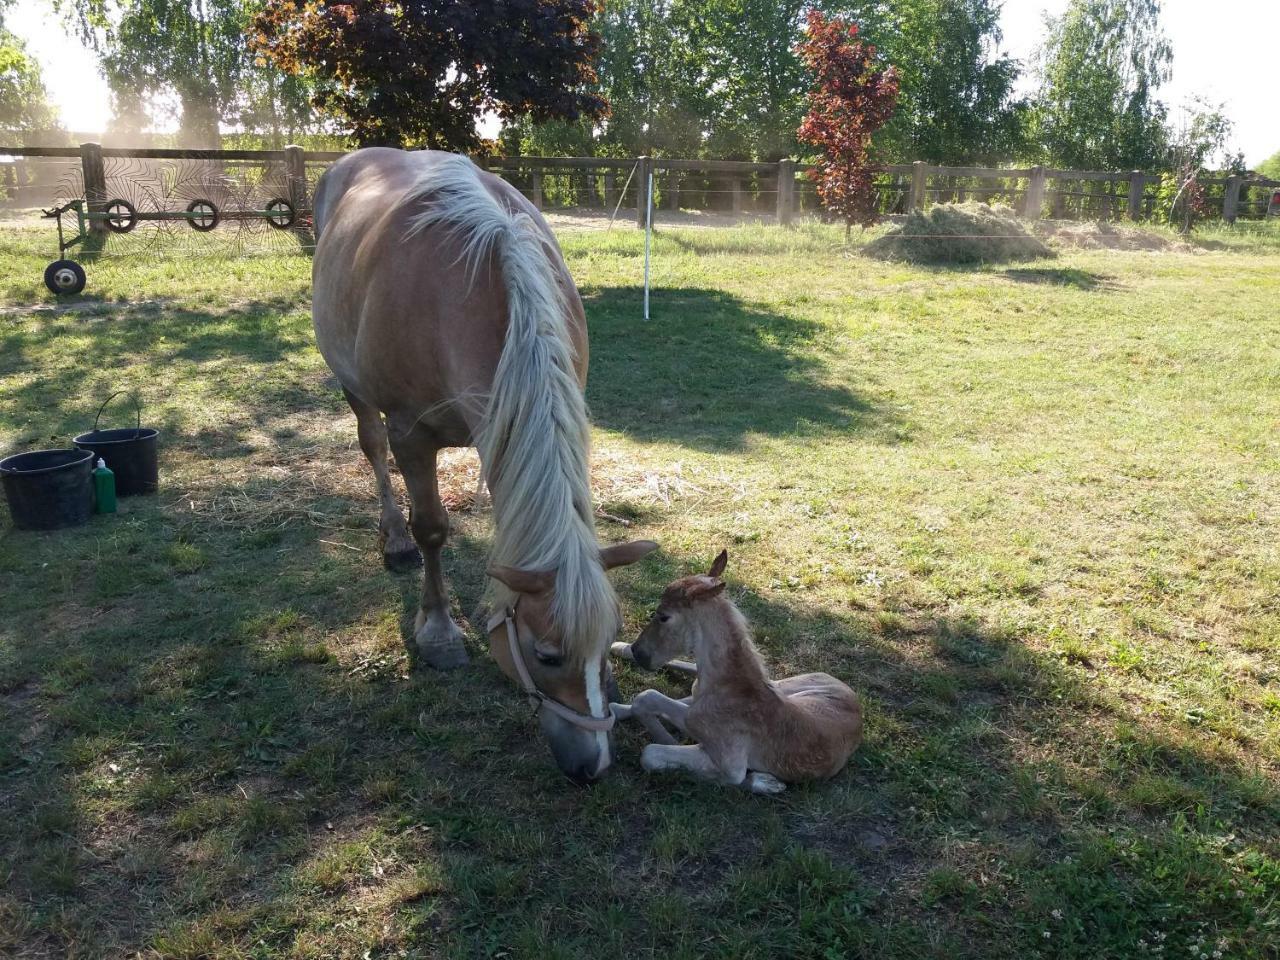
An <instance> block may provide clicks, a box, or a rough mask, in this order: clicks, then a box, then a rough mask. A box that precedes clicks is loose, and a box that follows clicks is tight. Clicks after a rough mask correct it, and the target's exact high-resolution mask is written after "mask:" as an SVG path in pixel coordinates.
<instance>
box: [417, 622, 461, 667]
mask: <svg viewBox="0 0 1280 960" xmlns="http://www.w3.org/2000/svg"><path fill="white" fill-rule="evenodd" d="M414 626H415V629H414V633H413V642H414V644H415V646H417V648H418V656H420V657H421V658H422V662H423V663H425V664H426V665H427V666H429V667H431V668H432V669H433V670H456V669H457V668H458V667H465V666H466V665H467V664H468V663H469V662H470V661H471V658H470V657H468V656H467V648H466V646H464V645H463V643H462V631H461V630H459V629H458V625H457V624H456V623H454V622H453V619H452V618H451V617H450V616H449V615H448V614H443V615H440V616H435V615H433V616H429V617H425V618H424V617H423V615H422V613H421V612H419V613H418V618H417V621H416V622H415V624H414Z"/></svg>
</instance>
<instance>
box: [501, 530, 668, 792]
mask: <svg viewBox="0 0 1280 960" xmlns="http://www.w3.org/2000/svg"><path fill="white" fill-rule="evenodd" d="M657 548H658V545H657V544H656V543H654V542H653V541H651V540H636V541H634V542H632V543H622V544H617V545H615V546H610V547H605V548H604V549H602V550H601V551H600V564H601V566H602V567H603V569H605V570H611V569H612V568H614V567H620V566H623V565H625V564H628V563H634V562H635V561H636V560H639V559H640V558H641V557H643V556H644V555H645V554H647V553H649V552H651V551H653V550H656V549H657ZM489 576H491V577H493V578H494V579H495V580H498V581H499V582H500V583H502V584H503V585H504V586H506V587H507V588H508V589H509V590H511V591H512V592H513V593H514V594H515V595H516V599H515V602H514V603H512V604H510V605H509V606H508V607H507V608H506V609H503V610H499V611H497V612H496V613H495V615H494V617H493V619H492V620H490V622H489V653H490V655H491V656H492V657H493V659H494V660H495V661H497V664H498V666H499V668H500V669H501V670H502V672H503V673H505V674H506V675H507V676H508V677H510V678H511V679H512V680H513V681H515V682H516V683H517V684H519V685H520V686H521V687H522V688H523V689H524V691H525V692H526V693H527V694H529V696H530V697H531V699H533V700H534V701H535V702H536V703H537V712H538V723H539V725H540V726H541V728H542V732H543V735H544V736H545V737H546V738H547V742H548V743H549V744H550V746H551V753H552V755H553V756H554V757H555V760H556V765H557V766H558V767H559V768H560V770H561V771H562V772H563V773H564V774H565V775H566V776H567V777H569V779H571V780H573V781H574V782H575V783H590V782H591V781H593V780H598V779H599V778H600V777H601V776H603V774H604V772H605V771H606V770H607V769H608V768H609V764H610V762H611V761H612V758H613V750H612V743H611V731H612V728H613V715H612V714H611V713H610V712H609V701H610V700H611V699H612V700H616V699H617V695H616V693H615V689H616V688H615V686H614V682H613V673H612V671H611V670H610V669H609V659H608V652H609V644H610V643H611V642H612V641H613V639H614V637H613V636H600V637H593V638H588V640H589V641H590V642H589V643H586V644H581V646H583V647H585V648H586V650H585V652H584V651H583V650H572V649H569V644H568V643H566V638H565V628H564V626H563V625H562V624H561V623H559V622H558V620H557V616H556V613H557V604H556V571H554V570H545V571H531V570H519V569H516V568H515V567H502V566H495V567H491V568H490V569H489Z"/></svg>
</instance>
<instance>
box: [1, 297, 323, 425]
mask: <svg viewBox="0 0 1280 960" xmlns="http://www.w3.org/2000/svg"><path fill="white" fill-rule="evenodd" d="M303 309H305V304H303V303H299V302H298V301H297V300H296V299H294V298H266V299H256V300H250V301H247V302H245V303H243V304H238V305H235V306H234V307H231V308H229V309H209V310H201V309H197V308H191V307H179V306H174V305H170V304H142V305H138V306H130V307H121V308H119V309H112V310H111V311H109V312H108V313H106V314H105V315H103V316H98V317H94V318H91V319H86V318H82V317H79V316H74V315H65V314H64V315H61V316H57V317H43V316H42V317H37V318H35V319H32V320H29V321H27V322H26V323H24V324H22V325H20V326H17V327H15V328H14V329H11V330H9V331H7V332H5V333H4V334H3V335H0V378H5V379H9V380H13V379H17V381H18V383H17V385H16V386H11V387H10V388H9V389H8V390H7V391H6V398H5V399H6V402H5V404H4V405H3V406H2V407H0V428H3V429H6V430H9V431H12V432H13V433H15V434H16V436H17V442H18V444H19V445H28V444H39V445H49V444H65V445H70V441H71V438H72V437H73V436H75V435H77V434H79V433H82V432H84V431H86V430H89V429H91V427H92V424H93V418H94V414H95V412H96V411H97V408H98V404H100V403H101V402H102V401H103V400H105V399H106V398H107V397H108V396H110V395H111V394H112V393H114V392H115V391H117V390H121V389H124V390H126V391H128V392H129V393H131V394H135V395H137V396H138V397H139V399H140V400H141V403H142V407H143V419H144V421H145V424H146V425H147V426H152V427H156V428H157V429H159V430H160V431H161V433H162V435H166V436H168V435H171V434H173V433H174V432H175V431H176V430H177V429H178V427H177V424H176V423H175V422H174V421H173V420H172V417H171V411H166V409H165V408H166V400H167V395H168V394H169V393H170V392H174V391H181V389H182V382H181V381H182V379H183V377H184V376H188V375H195V373H196V371H197V369H198V368H200V367H201V366H202V365H205V364H209V363H213V362H222V363H224V364H225V363H227V362H228V361H230V362H232V365H231V366H229V367H227V368H226V371H227V372H226V373H224V374H223V379H224V380H225V381H228V382H227V383H226V384H224V385H225V386H227V388H228V392H232V393H236V394H239V395H240V397H242V398H244V399H253V400H255V401H256V403H257V405H259V406H260V407H272V406H276V407H277V408H280V409H284V408H287V409H289V410H294V411H296V410H298V409H305V408H306V407H307V406H308V405H315V404H316V398H315V396H314V387H313V385H311V384H307V383H303V382H302V381H301V380H299V379H298V375H297V373H293V372H291V375H286V376H281V375H280V373H279V372H278V371H276V372H273V373H272V375H271V376H269V377H253V376H251V375H249V374H247V373H246V371H247V370H248V369H250V368H252V367H255V366H257V367H263V368H265V367H268V366H273V367H274V366H276V365H279V364H282V363H285V362H287V361H290V360H296V359H297V358H299V357H300V356H301V355H304V354H310V353H311V352H312V350H313V346H312V345H313V339H312V335H311V329H310V324H309V323H303V322H300V321H299V320H298V319H297V314H298V312H299V311H301V310H303ZM60 343H61V344H65V345H64V346H61V347H60V346H59V344H60ZM51 358H52V362H51ZM143 366H146V367H147V368H148V369H146V370H145V371H143V370H142V367H143ZM134 368H137V369H134ZM291 369H292V370H296V364H295V365H292V368H291ZM236 379H240V380H241V381H242V383H241V384H240V385H239V386H236V385H235V384H234V383H233V382H231V381H234V380H236ZM335 390H336V387H335ZM86 394H87V395H86ZM251 394H257V395H258V396H257V397H256V398H251V397H250V396H249V395H251ZM330 399H331V398H327V397H326V398H325V400H324V401H323V402H324V404H326V405H327V404H328V401H329V400H330ZM117 415H118V417H122V418H124V419H131V418H132V416H133V412H132V410H126V409H124V407H123V406H122V407H121V408H120V409H119V410H116V409H115V408H114V407H113V408H111V409H109V410H108V411H107V413H106V414H104V419H103V425H104V426H108V425H111V424H115V423H116V420H114V419H111V418H112V417H113V416H117ZM123 422H124V421H123V420H121V421H120V424H123ZM120 424H117V425H120ZM214 432H216V431H214ZM162 442H163V441H162Z"/></svg>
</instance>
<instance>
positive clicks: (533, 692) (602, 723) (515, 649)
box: [489, 600, 618, 733]
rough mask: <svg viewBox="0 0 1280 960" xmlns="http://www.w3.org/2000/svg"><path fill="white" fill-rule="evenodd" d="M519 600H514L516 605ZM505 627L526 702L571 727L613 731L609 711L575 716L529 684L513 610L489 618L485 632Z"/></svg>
mask: <svg viewBox="0 0 1280 960" xmlns="http://www.w3.org/2000/svg"><path fill="white" fill-rule="evenodd" d="M519 602H520V601H519V600H517V601H516V603H517V604H518V603H519ZM504 622H505V623H506V626H507V643H508V644H509V645H510V647H511V662H512V663H513V664H515V668H516V674H517V675H518V676H519V677H520V686H522V687H524V692H525V693H526V694H527V695H528V697H529V699H530V700H532V701H534V703H535V704H536V705H537V706H538V707H540V708H545V709H547V710H550V711H551V712H552V713H554V714H555V715H556V716H557V717H559V718H560V719H562V720H567V721H568V722H569V723H572V724H573V725H574V726H575V727H581V728H582V729H583V730H591V731H594V732H597V733H607V732H608V731H610V730H612V729H613V725H614V724H615V723H617V722H618V718H617V717H615V716H614V715H613V711H612V710H610V711H609V712H608V715H607V716H603V717H593V716H591V715H590V714H588V713H579V712H578V711H577V710H574V709H573V708H572V707H569V706H565V705H564V704H563V703H561V702H560V701H559V700H556V699H555V698H553V697H549V696H547V694H545V693H543V692H542V691H541V690H539V689H538V685H537V684H535V683H534V682H533V677H532V676H531V675H530V674H529V667H528V666H527V665H526V664H525V662H524V654H522V653H521V652H520V638H519V637H517V636H516V612H515V608H514V607H508V608H507V609H505V610H503V611H502V612H501V613H495V614H494V615H493V616H492V617H490V618H489V632H490V633H493V631H494V630H496V629H498V626H499V625H500V624H502V623H504Z"/></svg>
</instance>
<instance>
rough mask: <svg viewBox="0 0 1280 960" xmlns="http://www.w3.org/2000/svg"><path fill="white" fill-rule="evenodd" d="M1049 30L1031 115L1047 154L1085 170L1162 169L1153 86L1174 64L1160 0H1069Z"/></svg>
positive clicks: (1160, 122)
mask: <svg viewBox="0 0 1280 960" xmlns="http://www.w3.org/2000/svg"><path fill="white" fill-rule="evenodd" d="M1048 28H1049V34H1048V39H1047V41H1046V43H1045V46H1044V48H1043V50H1042V51H1041V58H1040V91H1039V94H1038V96H1037V97H1036V103H1035V108H1034V114H1033V116H1034V120H1033V132H1034V139H1035V140H1036V141H1037V142H1038V143H1039V144H1040V145H1041V148H1042V151H1043V156H1042V159H1044V160H1045V161H1046V162H1048V163H1051V164H1053V165H1054V166H1059V167H1067V168H1074V169H1081V170H1087V169H1112V170H1114V169H1124V170H1132V169H1145V170H1151V169H1154V168H1157V167H1159V166H1160V165H1161V164H1162V161H1164V159H1165V157H1166V155H1167V138H1166V132H1165V119H1166V116H1167V110H1166V109H1165V106H1164V104H1162V103H1161V102H1160V101H1159V100H1157V99H1156V91H1157V90H1158V89H1159V88H1160V86H1161V85H1162V84H1163V83H1164V82H1165V81H1166V80H1168V78H1169V67H1170V63H1171V62H1172V52H1171V50H1170V47H1169V42H1168V40H1167V39H1166V38H1165V35H1164V32H1163V31H1162V30H1161V27H1160V4H1159V0H1071V4H1070V6H1068V7H1067V10H1066V12H1065V13H1063V15H1062V16H1061V17H1058V18H1057V19H1050V20H1049V21H1048Z"/></svg>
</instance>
